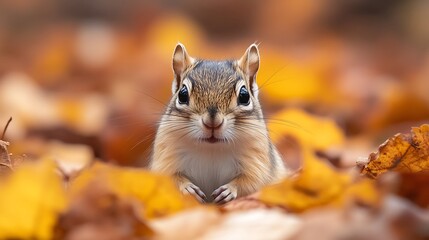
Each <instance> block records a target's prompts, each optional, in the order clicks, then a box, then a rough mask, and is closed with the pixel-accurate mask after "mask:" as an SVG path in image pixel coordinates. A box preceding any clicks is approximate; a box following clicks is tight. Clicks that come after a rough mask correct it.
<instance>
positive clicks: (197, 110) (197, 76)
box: [161, 44, 265, 145]
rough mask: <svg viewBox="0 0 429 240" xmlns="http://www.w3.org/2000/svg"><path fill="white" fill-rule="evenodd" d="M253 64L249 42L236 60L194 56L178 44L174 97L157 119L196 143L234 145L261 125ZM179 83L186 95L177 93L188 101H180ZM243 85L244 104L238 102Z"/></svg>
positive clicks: (255, 57) (255, 55)
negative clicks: (245, 100)
mask: <svg viewBox="0 0 429 240" xmlns="http://www.w3.org/2000/svg"><path fill="white" fill-rule="evenodd" d="M258 68H259V53H258V49H257V46H256V45H254V44H253V45H251V46H250V47H249V48H248V49H247V51H246V52H245V54H244V55H243V57H242V58H241V59H240V60H236V61H208V60H195V59H194V58H192V57H191V56H189V55H188V53H187V52H186V49H185V47H184V46H183V45H181V44H178V45H177V46H176V49H175V51H174V55H173V70H174V74H175V79H174V81H173V86H172V91H173V96H172V99H171V101H170V103H169V106H168V109H167V111H166V114H165V115H164V118H163V119H162V121H161V123H162V124H167V125H168V129H169V131H170V132H171V133H174V135H175V136H176V137H177V138H178V140H179V139H182V140H184V141H186V142H188V141H189V142H192V143H196V144H213V145H218V144H233V143H235V142H236V141H241V140H244V138H248V137H249V134H250V133H251V132H253V131H254V130H258V129H260V128H261V127H262V128H263V129H264V130H265V124H264V121H263V115H262V111H261V107H260V104H259V101H258V88H257V85H256V82H255V79H256V72H257V70H258ZM184 88H185V90H184V91H185V92H187V94H183V92H182V97H183V96H185V95H187V96H188V97H187V100H188V101H184V102H181V101H180V97H179V95H180V92H181V90H183V89H184ZM242 88H244V89H245V90H243V91H244V92H246V90H247V93H248V95H249V101H248V103H245V104H243V103H242V102H240V91H241V90H242ZM244 95H246V94H244ZM244 95H243V94H242V95H241V96H244ZM241 99H243V98H241ZM259 131H260V130H259Z"/></svg>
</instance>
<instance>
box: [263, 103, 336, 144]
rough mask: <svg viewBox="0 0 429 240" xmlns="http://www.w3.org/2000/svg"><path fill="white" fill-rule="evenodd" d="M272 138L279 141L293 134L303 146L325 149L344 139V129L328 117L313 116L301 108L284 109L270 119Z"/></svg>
mask: <svg viewBox="0 0 429 240" xmlns="http://www.w3.org/2000/svg"><path fill="white" fill-rule="evenodd" d="M268 129H269V130H270V133H271V134H270V135H271V139H272V140H273V141H274V142H275V143H278V142H279V141H280V140H281V139H282V138H283V136H285V135H288V136H292V137H294V138H295V139H297V140H298V142H299V143H300V144H301V147H305V148H309V149H312V150H314V149H317V150H324V149H326V148H328V147H332V146H333V145H338V144H341V143H342V142H343V141H344V134H343V132H342V130H341V129H340V128H339V127H338V126H337V125H336V124H335V122H334V121H332V120H331V119H328V118H322V117H317V116H313V115H311V114H308V113H306V112H304V111H302V110H299V109H288V110H283V111H281V112H279V113H277V114H275V115H273V116H272V117H270V118H269V120H268Z"/></svg>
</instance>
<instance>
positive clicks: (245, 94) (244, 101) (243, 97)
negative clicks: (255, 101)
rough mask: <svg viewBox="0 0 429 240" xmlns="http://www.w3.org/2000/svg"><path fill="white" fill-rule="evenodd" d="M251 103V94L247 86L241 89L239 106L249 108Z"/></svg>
mask: <svg viewBox="0 0 429 240" xmlns="http://www.w3.org/2000/svg"><path fill="white" fill-rule="evenodd" d="M249 103H250V94H249V91H247V89H246V87H245V86H242V87H241V88H240V92H239V93H238V105H244V106H247V105H249Z"/></svg>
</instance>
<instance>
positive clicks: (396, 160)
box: [362, 124, 429, 178]
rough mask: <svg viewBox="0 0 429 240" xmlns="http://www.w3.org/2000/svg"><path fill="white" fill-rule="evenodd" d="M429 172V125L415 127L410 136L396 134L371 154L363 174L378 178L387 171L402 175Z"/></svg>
mask: <svg viewBox="0 0 429 240" xmlns="http://www.w3.org/2000/svg"><path fill="white" fill-rule="evenodd" d="M422 170H429V125H428V124H424V125H422V126H420V127H414V128H412V130H411V133H409V134H396V135H395V136H394V137H392V138H390V139H388V140H387V141H386V142H384V143H383V144H381V145H380V147H379V149H378V152H376V153H371V155H370V156H369V161H368V163H367V164H366V165H365V166H364V168H363V169H362V174H365V175H366V176H369V177H372V178H376V177H378V176H379V175H380V174H383V173H385V172H387V171H395V172H402V173H410V172H419V171H422Z"/></svg>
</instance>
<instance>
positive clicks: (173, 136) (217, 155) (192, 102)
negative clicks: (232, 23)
mask: <svg viewBox="0 0 429 240" xmlns="http://www.w3.org/2000/svg"><path fill="white" fill-rule="evenodd" d="M258 69H259V51H258V47H257V45H255V44H252V45H251V46H250V47H249V48H248V49H247V50H246V52H245V54H244V55H243V56H242V57H241V58H240V59H239V60H235V61H209V60H199V59H195V58H193V57H191V56H189V55H188V53H187V51H186V48H185V46H184V45H182V44H180V43H179V44H177V46H176V48H175V50H174V54H173V71H174V80H173V85H172V92H173V96H172V98H171V100H170V102H169V104H168V107H167V110H166V112H165V114H164V115H163V116H162V119H161V121H160V124H159V127H158V131H157V133H156V137H155V142H154V148H153V156H152V160H151V163H150V168H151V169H152V170H153V171H157V172H161V173H165V174H170V175H172V176H173V177H174V179H175V181H176V183H177V185H178V187H179V189H180V190H181V191H182V193H185V194H192V195H194V196H195V197H196V198H197V199H198V200H199V201H201V202H213V203H218V204H221V203H226V202H229V201H231V200H233V199H235V198H237V197H240V196H245V195H248V194H251V193H253V192H255V191H257V190H259V189H260V188H261V187H263V186H265V185H267V184H270V183H273V182H276V181H278V180H280V179H281V178H282V177H284V176H286V174H287V172H288V171H287V168H286V167H285V165H284V163H283V161H282V159H281V157H280V155H279V153H278V151H277V150H276V148H275V146H274V145H273V143H272V142H271V140H270V138H269V135H268V131H267V127H266V124H265V121H264V118H263V114H262V109H261V105H260V103H259V101H258V90H259V89H258V86H257V84H256V73H257V71H258Z"/></svg>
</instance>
